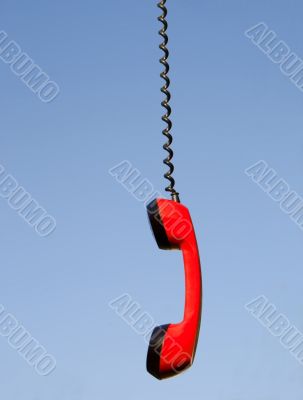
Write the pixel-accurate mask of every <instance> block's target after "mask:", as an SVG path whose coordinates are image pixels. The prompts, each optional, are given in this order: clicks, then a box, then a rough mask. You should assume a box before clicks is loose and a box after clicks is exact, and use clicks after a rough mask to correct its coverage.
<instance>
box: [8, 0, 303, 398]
mask: <svg viewBox="0 0 303 400" xmlns="http://www.w3.org/2000/svg"><path fill="white" fill-rule="evenodd" d="M168 6H169V23H170V27H169V35H170V50H171V58H170V63H171V74H170V76H171V79H172V87H171V91H172V94H173V100H172V106H173V121H174V134H175V142H174V150H175V152H176V157H175V163H176V173H175V177H176V180H177V188H178V190H179V191H180V193H181V198H182V200H183V202H184V203H185V204H186V205H187V206H188V207H189V208H190V210H191V213H192V217H193V220H194V222H195V226H196V231H197V237H198V241H199V244H200V252H201V258H202V263H203V280H204V310H203V323H202V329H201V338H200V343H199V347H198V351H197V356H196V362H195V365H194V367H193V368H192V369H191V370H190V371H188V372H187V373H186V374H184V375H182V376H180V377H178V378H176V379H173V380H169V381H163V382H158V381H156V380H154V379H153V378H152V377H151V376H149V375H148V374H147V373H146V371H145V357H146V351H147V346H146V344H145V342H144V341H143V339H142V338H141V337H139V336H137V335H136V334H135V333H134V332H133V331H132V330H131V329H130V328H129V327H128V326H127V325H126V324H125V323H124V322H123V321H121V319H119V318H118V317H117V315H115V313H114V312H113V311H112V310H111V309H110V308H109V307H108V302H109V301H110V300H111V299H113V298H115V297H117V296H119V295H121V294H122V293H125V292H127V293H129V294H130V295H131V296H132V297H133V298H134V300H136V301H137V302H139V303H140V304H141V305H142V307H143V309H144V310H146V311H148V312H149V313H150V314H151V315H153V316H154V318H155V319H156V320H157V321H158V322H159V323H167V322H177V321H178V320H179V319H180V318H181V316H182V308H183V292H184V289H183V271H182V262H181V256H180V254H179V253H177V252H176V253H167V252H161V251H159V250H158V249H157V247H156V243H155V242H154V239H153V237H152V235H151V233H150V229H149V226H148V222H147V218H146V213H145V210H144V206H143V205H142V204H141V203H139V202H137V201H136V200H135V199H134V198H133V197H132V196H131V195H130V194H129V193H128V192H127V191H125V190H124V189H123V188H122V187H121V186H120V185H119V184H117V182H116V181H115V180H114V179H113V178H112V177H111V176H110V175H109V173H108V170H109V168H111V167H112V166H114V165H115V164H117V163H119V162H120V161H121V160H124V159H127V160H129V161H130V162H131V163H132V164H133V165H134V167H136V168H138V169H139V170H140V171H141V173H142V176H143V177H146V178H148V179H149V180H150V181H151V182H152V183H153V184H154V185H155V187H156V188H157V189H160V190H161V189H162V188H163V186H164V181H163V179H162V174H163V171H164V168H163V166H162V159H163V156H164V153H163V151H162V149H161V145H162V143H163V138H162V136H161V128H162V123H161V120H160V115H161V113H162V110H161V107H160V101H161V98H162V96H161V93H160V92H159V87H160V84H161V81H160V78H159V73H160V71H161V67H160V65H159V64H158V58H159V57H160V54H161V52H160V50H159V49H158V44H159V40H160V39H159V37H158V35H157V31H158V29H159V26H160V25H159V23H158V22H157V16H158V14H159V10H158V9H157V7H156V1H150V0H149V1H139V0H137V1H134V2H127V1H125V0H116V1H102V0H101V1H100V0H99V1H97V0H90V1H86V2H83V1H77V0H75V1H72V2H71V1H59V0H53V1H46V0H41V1H27V2H20V1H16V0H9V1H8V0H5V1H3V2H2V5H1V16H0V30H5V31H6V32H7V33H8V34H9V36H10V37H11V39H12V40H15V41H16V42H17V43H18V44H19V45H20V46H21V47H22V49H23V50H24V51H25V52H27V53H28V54H29V55H30V56H31V57H32V58H33V59H34V60H35V62H36V63H37V64H38V65H39V66H41V68H42V69H43V70H44V71H46V72H47V73H48V74H49V75H50V77H51V78H52V79H53V80H55V81H56V82H57V83H58V84H59V86H60V88H61V93H60V95H59V97H58V98H57V99H56V100H55V101H54V102H53V103H51V104H44V103H42V102H40V101H39V99H38V98H37V97H36V96H35V95H34V94H33V93H32V92H31V91H30V90H29V89H28V88H27V87H26V86H25V85H24V84H23V83H22V82H21V81H20V80H19V79H18V78H16V76H14V75H13V73H12V72H11V70H10V69H9V67H8V66H7V65H6V64H4V63H3V62H0V76H1V93H0V109H1V129H0V148H1V152H0V162H1V164H3V165H4V166H5V168H6V169H7V171H8V172H10V173H12V174H13V175H14V176H15V177H16V179H17V180H18V181H19V182H20V184H21V185H23V186H24V187H25V188H26V189H27V190H28V191H29V192H30V193H31V194H32V195H33V197H34V198H35V199H36V200H37V201H39V202H40V203H41V205H43V207H45V208H46V209H47V211H48V212H49V213H50V214H51V215H53V216H54V217H55V218H56V220H57V229H56V231H55V233H54V234H52V235H51V236H50V237H49V238H40V237H39V236H38V235H36V234H35V232H34V230H33V229H31V228H30V227H29V226H27V224H26V223H25V222H24V221H23V220H22V219H21V218H20V217H19V216H18V215H17V213H16V212H14V211H13V210H11V209H10V208H9V207H8V205H7V203H6V201H5V200H3V199H1V201H0V216H1V221H2V223H1V228H0V229H1V231H0V235H1V256H2V260H1V261H2V262H1V264H2V276H1V280H0V293H1V296H0V303H2V304H3V305H4V306H5V307H6V309H7V310H8V311H9V312H11V313H12V314H14V315H15V316H16V317H17V318H18V319H19V320H20V321H21V322H22V323H23V324H24V326H25V327H26V328H27V329H28V330H29V331H30V332H31V333H32V335H33V336H35V337H36V338H37V339H38V340H39V341H40V342H41V343H42V344H43V345H44V346H45V347H46V348H47V350H48V351H49V352H50V353H52V354H53V355H54V356H55V357H56V359H57V369H56V371H55V372H54V373H53V374H52V375H51V376H49V377H40V376H38V375H37V374H35V372H34V370H33V369H31V368H30V367H29V366H28V365H27V364H26V363H25V361H24V360H23V359H22V358H21V357H20V356H19V355H18V354H17V353H16V352H15V351H13V350H12V349H11V348H10V347H9V346H8V344H7V341H6V340H5V339H4V338H0V354H1V360H2V362H1V363H0V376H1V379H0V396H1V398H3V399H6V400H21V399H22V400H54V399H56V400H97V399H98V400H99V399H105V398H106V399H108V400H114V399H118V398H127V399H133V400H139V399H142V398H143V399H145V400H152V399H155V398H159V399H162V398H163V399H164V398H165V399H166V398H174V399H176V400H181V399H185V398H189V399H192V400H200V399H207V400H224V399H226V400H282V399H283V400H284V399H285V398H287V399H291V400H298V399H302V395H303V367H302V366H301V365H300V364H299V363H298V362H297V361H296V360H295V359H294V358H293V357H291V356H290V355H289V353H288V352H287V351H286V350H284V349H283V348H282V346H281V345H280V344H279V342H278V340H276V339H275V338H273V337H272V336H271V335H270V334H269V333H268V332H267V330H266V329H264V328H263V327H262V326H261V325H259V324H258V322H257V321H256V320H254V319H253V318H252V317H251V316H250V315H249V314H248V313H247V311H246V310H245V308H244V304H245V303H247V302H248V301H249V300H251V299H252V298H255V297H257V296H259V295H261V294H264V295H265V296H267V297H268V298H269V299H270V300H271V301H272V302H273V303H275V304H276V305H277V307H278V309H279V310H280V311H281V312H283V313H284V314H286V315H287V316H288V318H289V319H290V321H291V322H292V323H293V324H295V325H296V326H297V327H298V328H299V329H301V330H303V317H302V307H303V296H302V280H303V272H302V271H303V267H302V259H303V246H302V242H303V233H302V231H300V229H298V227H297V226H296V225H295V224H294V223H293V222H292V221H291V220H290V219H289V218H288V217H287V216H285V215H284V214H283V213H282V212H281V211H280V209H279V207H278V205H277V204H275V203H274V202H273V201H272V200H271V199H270V198H269V197H267V196H266V194H264V192H262V191H261V190H260V189H259V188H258V187H257V185H255V184H253V183H252V182H251V181H250V180H249V179H248V177H247V176H246V175H245V174H244V170H245V168H247V167H248V166H250V165H251V164H253V163H255V162H256V161H258V160H260V159H264V160H266V161H267V163H268V164H269V165H270V166H271V167H273V168H274V169H276V170H277V172H278V173H279V174H280V175H281V176H282V177H284V179H285V180H286V181H287V182H288V183H289V185H290V186H291V187H292V188H293V189H294V190H296V191H297V192H298V193H300V194H301V195H303V179H302V176H303V174H302V170H303V128H302V127H303V114H302V106H303V93H302V92H300V91H299V90H298V89H297V88H296V87H295V86H294V85H292V84H291V83H290V82H289V80H288V79H287V78H286V77H285V76H283V75H282V74H281V72H280V70H279V68H278V67H277V66H276V65H274V64H273V63H272V62H271V61H270V60H269V59H268V58H267V57H266V56H265V55H264V54H263V53H261V52H260V50H258V48H257V47H255V46H253V45H252V44H251V43H250V41H249V40H248V39H247V38H246V37H245V36H244V31H245V30H247V29H248V28H250V27H251V26H253V25H255V24H256V23H258V22H260V21H264V22H265V23H267V25H268V26H269V27H270V28H271V29H273V30H275V31H276V32H277V33H278V35H279V37H280V38H281V39H282V40H284V41H285V42H286V43H287V44H288V45H289V46H290V47H291V48H292V50H293V51H294V52H296V53H297V54H298V55H300V56H301V57H303V44H302V33H303V28H302V12H303V4H302V1H300V0H292V1H290V0H288V1H279V2H276V1H274V0H269V1H266V2H264V1H263V0H256V1H254V2H251V1H248V0H245V1H244V0H242V1H241V0H235V1H232V2H227V1H219V0H208V1H197V0H195V1H194V0H187V1H186V2H185V1H184V2H181V1H178V2H177V1H168Z"/></svg>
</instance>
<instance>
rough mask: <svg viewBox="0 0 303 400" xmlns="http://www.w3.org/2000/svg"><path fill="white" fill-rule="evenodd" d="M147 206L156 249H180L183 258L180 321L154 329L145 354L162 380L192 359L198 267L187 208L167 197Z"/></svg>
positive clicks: (198, 296) (150, 368) (198, 300)
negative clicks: (182, 304)
mask: <svg viewBox="0 0 303 400" xmlns="http://www.w3.org/2000/svg"><path fill="white" fill-rule="evenodd" d="M147 209H148V216H149V220H150V223H151V227H152V230H153V233H154V236H155V239H156V241H157V243H158V246H159V248H160V249H163V250H174V249H177V250H181V251H182V254H183V261H184V272H185V307H184V318H183V321H182V322H180V323H178V324H167V325H162V326H159V327H157V328H155V329H154V331H153V333H152V336H151V340H150V344H149V349H148V354H147V370H148V372H149V373H151V374H152V375H153V376H155V377H156V378H158V379H164V378H169V377H172V376H175V375H177V374H179V373H181V372H182V371H184V370H185V369H187V368H189V367H190V366H191V365H192V363H193V361H194V357H195V352H196V347H197V343H198V337H199V330H200V321H201V310H202V278H201V266H200V257H199V250H198V245H197V241H196V236H195V231H194V227H193V223H192V220H191V217H190V213H189V211H188V209H187V208H186V207H185V206H184V205H182V204H180V203H177V202H175V201H172V200H166V199H156V200H154V201H153V202H152V203H150V204H149V205H148V207H147Z"/></svg>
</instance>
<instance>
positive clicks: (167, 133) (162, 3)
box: [158, 0, 180, 202]
mask: <svg viewBox="0 0 303 400" xmlns="http://www.w3.org/2000/svg"><path fill="white" fill-rule="evenodd" d="M165 4H166V0H162V1H160V2H159V3H158V7H159V8H160V9H161V10H162V11H163V13H162V15H161V16H160V17H158V21H160V22H161V23H162V24H163V28H162V29H161V30H160V31H159V34H160V36H162V37H163V39H164V41H163V43H161V44H160V46H159V47H160V49H161V50H162V51H163V53H164V55H163V57H162V58H161V59H160V63H161V64H162V65H163V66H164V71H163V72H162V73H161V74H160V76H161V78H163V79H164V80H165V85H164V86H163V87H162V88H161V92H162V93H163V94H165V96H166V98H165V99H164V100H163V101H162V103H161V105H162V107H164V108H165V109H166V113H165V114H164V115H163V117H162V121H164V122H165V123H166V124H167V127H166V128H165V129H164V130H163V131H162V133H163V135H164V136H165V137H166V138H167V142H166V143H165V144H164V145H163V149H164V150H166V151H167V152H168V156H167V157H166V158H165V160H164V161H163V163H164V164H165V165H167V166H168V167H169V170H168V171H167V172H166V173H165V174H164V177H165V178H166V179H167V180H168V181H169V182H170V184H169V186H167V187H166V188H165V190H166V191H167V192H170V194H171V196H172V199H173V200H174V201H177V202H180V199H179V193H178V192H177V191H176V190H175V180H174V178H173V177H172V174H173V172H174V169H175V167H174V165H173V163H172V162H171V160H172V158H173V156H174V152H173V150H172V149H171V144H172V142H173V137H172V135H171V134H170V130H171V128H172V121H171V120H170V115H171V107H170V105H169V101H170V99H171V94H170V92H169V90H168V88H169V85H170V80H169V77H168V72H169V64H168V62H167V59H168V56H169V51H168V49H167V43H168V36H167V34H166V31H167V27H168V23H167V20H166V16H167V8H166V7H165Z"/></svg>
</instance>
